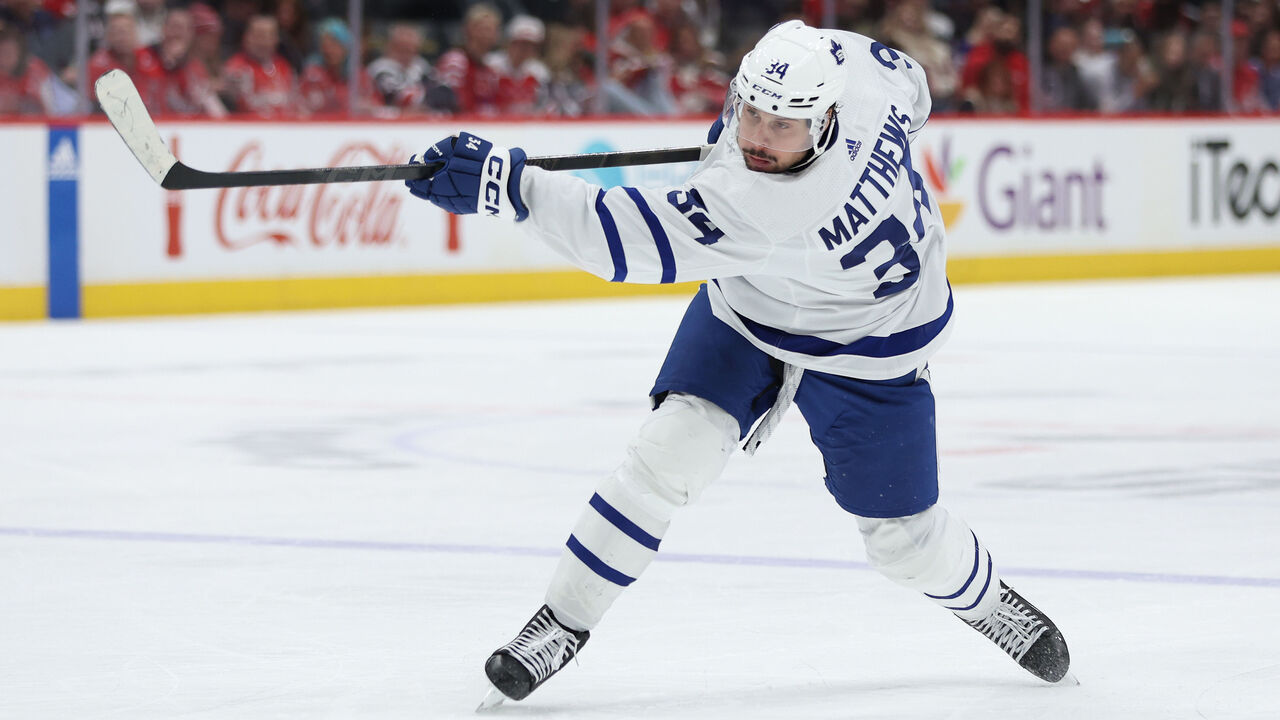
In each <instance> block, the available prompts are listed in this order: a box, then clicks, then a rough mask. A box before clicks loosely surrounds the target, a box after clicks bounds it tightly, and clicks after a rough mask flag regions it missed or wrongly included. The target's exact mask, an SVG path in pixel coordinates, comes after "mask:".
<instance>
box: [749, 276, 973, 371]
mask: <svg viewBox="0 0 1280 720" xmlns="http://www.w3.org/2000/svg"><path fill="white" fill-rule="evenodd" d="M954 307H955V298H954V296H953V295H952V294H951V288H950V287H948V288H947V309H946V310H944V311H943V313H942V315H940V316H938V317H937V318H936V319H934V320H931V321H929V322H927V323H925V324H923V325H918V326H916V327H913V328H909V329H907V330H902V331H900V332H896V333H893V334H892V335H886V336H883V337H877V336H874V335H869V336H867V337H864V338H861V339H859V340H855V341H853V342H851V343H849V344H848V345H841V344H840V343H838V342H833V341H831V340H824V339H822V338H819V337H813V336H812V335H792V334H791V333H789V332H786V331H784V330H779V329H777V328H772V327H769V326H768V325H763V324H761V323H758V322H756V321H755V320H752V319H751V318H749V317H746V316H744V315H743V314H742V313H738V312H737V311H734V312H735V313H736V314H737V316H738V319H739V320H740V321H741V322H742V324H743V326H744V327H746V328H747V330H748V331H750V333H751V334H752V335H754V336H755V337H756V339H758V340H760V341H761V342H763V343H767V344H769V345H772V346H774V347H776V348H779V349H782V350H786V351H787V352H793V353H800V354H803V355H812V356H815V357H830V356H833V355H857V356H860V357H869V358H881V359H883V358H892V357H898V356H900V355H908V354H910V353H913V352H916V351H917V350H920V349H921V348H923V347H925V346H926V345H928V344H929V343H931V342H933V340H934V338H936V337H938V336H939V335H940V334H942V331H943V330H944V329H945V328H946V327H947V323H948V322H950V320H951V311H952V309H953V308H954Z"/></svg>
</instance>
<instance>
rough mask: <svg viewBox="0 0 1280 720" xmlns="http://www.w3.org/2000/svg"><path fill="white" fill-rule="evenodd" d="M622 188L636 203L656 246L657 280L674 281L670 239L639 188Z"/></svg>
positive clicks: (673, 261)
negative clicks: (658, 261) (658, 265)
mask: <svg viewBox="0 0 1280 720" xmlns="http://www.w3.org/2000/svg"><path fill="white" fill-rule="evenodd" d="M623 190H625V191H626V193H627V196H628V197H630V198H631V201H632V202H634V203H635V204H636V209H637V210H639V211H640V216H641V217H643V218H644V222H645V224H646V225H648V226H649V234H650V235H652V236H653V244H654V245H656V246H657V248H658V258H659V259H660V260H661V261H662V280H660V281H659V282H663V283H673V282H675V281H676V257H675V255H674V254H672V252H671V239H670V238H668V237H667V231H666V230H664V229H662V222H661V221H660V220H658V216H657V215H655V214H654V213H653V209H652V208H650V207H649V203H647V202H645V199H644V196H643V195H641V194H640V191H639V190H637V189H635V188H633V187H624V188H623Z"/></svg>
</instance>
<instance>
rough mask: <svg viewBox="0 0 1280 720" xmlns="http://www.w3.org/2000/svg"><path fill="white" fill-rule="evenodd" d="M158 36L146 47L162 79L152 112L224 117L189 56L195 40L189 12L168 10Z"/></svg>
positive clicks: (206, 80) (206, 77)
mask: <svg viewBox="0 0 1280 720" xmlns="http://www.w3.org/2000/svg"><path fill="white" fill-rule="evenodd" d="M160 35H161V39H160V42H159V43H156V44H155V45H152V46H151V47H149V48H147V52H148V53H150V54H151V57H152V59H153V60H154V61H155V63H156V65H158V66H159V67H160V73H161V76H162V78H163V81H162V83H161V93H160V105H159V106H158V107H157V108H155V109H154V112H161V113H174V114H177V115H200V114H204V115H209V116H211V117H215V118H221V117H226V116H227V108H226V107H224V106H223V104H222V101H221V100H219V99H218V96H217V94H215V93H214V92H213V87H212V85H211V83H210V82H209V73H208V72H206V71H205V68H204V65H203V64H201V63H200V62H199V61H198V60H196V59H195V58H193V57H192V56H191V42H192V39H193V38H194V37H195V29H194V25H193V22H192V19H191V12H190V11H189V10H185V9H182V8H174V9H173V10H170V11H169V12H168V14H167V15H166V16H165V19H164V27H163V28H161V31H160Z"/></svg>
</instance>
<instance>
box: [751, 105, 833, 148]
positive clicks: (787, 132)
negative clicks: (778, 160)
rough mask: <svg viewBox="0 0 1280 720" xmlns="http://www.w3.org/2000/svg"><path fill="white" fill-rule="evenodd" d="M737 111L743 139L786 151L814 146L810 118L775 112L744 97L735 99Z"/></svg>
mask: <svg viewBox="0 0 1280 720" xmlns="http://www.w3.org/2000/svg"><path fill="white" fill-rule="evenodd" d="M734 112H735V114H736V115H737V118H738V138H739V139H740V140H746V141H747V142H749V143H752V144H755V145H760V146H762V147H766V148H769V149H770V150H776V151H778V152H785V153H793V152H804V151H805V150H808V149H810V148H812V147H813V134H812V133H811V132H810V124H811V123H810V121H809V120H798V119H796V118H787V117H782V116H781V115H773V114H771V113H767V112H765V111H764V110H761V109H760V108H758V107H756V106H754V105H752V104H751V103H749V102H746V101H744V100H741V99H739V100H738V101H737V102H736V103H735V107H734Z"/></svg>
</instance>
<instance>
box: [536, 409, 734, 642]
mask: <svg viewBox="0 0 1280 720" xmlns="http://www.w3.org/2000/svg"><path fill="white" fill-rule="evenodd" d="M738 435H739V428H738V421H737V420H735V419H734V418H733V416H731V415H729V413H727V412H725V411H724V410H721V409H720V408H719V407H717V406H716V405H714V404H712V403H710V402H708V401H706V400H703V399H702V398H699V397H695V396H693V395H683V394H679V393H672V394H671V395H668V396H667V397H666V399H665V400H664V401H663V402H662V405H661V406H659V407H658V409H657V410H654V411H653V412H652V413H650V414H649V417H648V418H646V420H645V422H644V424H642V425H641V426H640V430H639V431H638V432H637V433H636V437H635V438H634V439H633V440H632V441H631V443H630V444H629V445H628V447H627V457H626V459H625V460H624V461H623V462H622V465H620V466H619V467H618V469H617V470H615V471H614V472H613V474H611V475H610V476H609V477H607V478H605V479H604V481H603V482H601V483H600V485H599V486H597V487H596V492H595V495H593V496H592V497H591V500H590V502H588V504H587V507H586V508H585V509H583V511H582V514H581V515H580V516H579V517H578V521H577V523H576V524H575V525H574V526H573V534H571V535H570V536H569V541H568V542H567V543H566V544H565V550H564V552H563V553H562V554H561V556H560V564H559V565H558V566H557V567H556V571H555V574H554V575H553V576H552V579H551V587H550V588H548V589H547V598H546V602H547V605H548V606H550V608H551V610H552V611H553V612H554V613H555V614H556V617H557V618H558V619H559V620H560V622H562V623H564V624H565V625H568V626H569V627H572V628H575V629H578V630H590V629H591V628H594V627H595V626H596V625H597V624H599V622H600V619H601V618H602V617H604V613H605V611H606V610H608V609H609V606H610V605H612V604H613V601H614V600H616V599H617V597H618V596H619V595H621V594H622V590H623V589H624V588H626V586H628V585H630V584H631V583H632V582H635V580H636V578H638V577H640V574H641V573H642V572H644V569H645V568H646V567H648V566H649V563H650V562H652V560H653V558H654V556H655V555H657V553H658V543H659V542H660V541H661V540H662V536H663V534H665V533H666V531H667V527H668V526H669V525H670V524H671V516H672V515H673V514H674V513H675V511H676V508H679V507H681V506H684V505H687V504H689V503H691V502H693V501H695V500H697V499H698V497H699V496H700V495H701V494H702V491H703V490H704V489H705V488H706V487H707V485H709V484H711V481H712V480H715V479H716V478H717V477H719V476H720V473H722V472H723V471H724V466H725V464H726V463H727V462H728V461H729V457H730V456H731V455H732V454H733V450H734V447H735V445H736V443H737V440H738Z"/></svg>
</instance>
